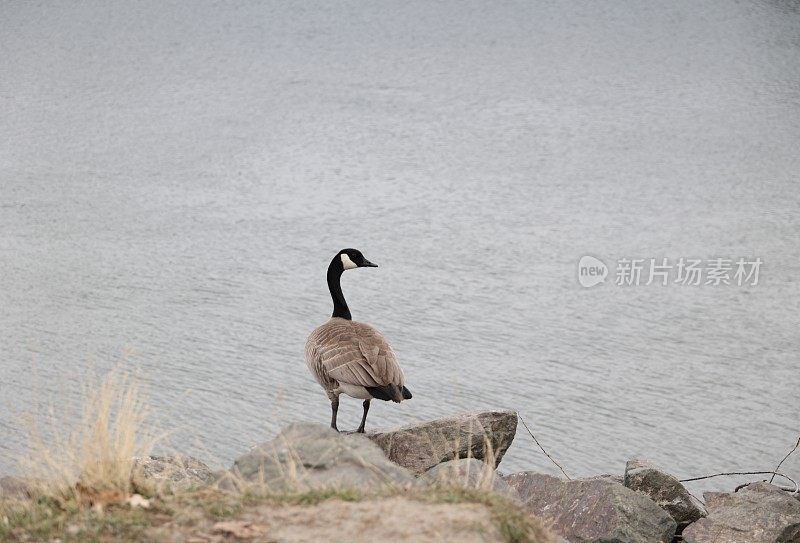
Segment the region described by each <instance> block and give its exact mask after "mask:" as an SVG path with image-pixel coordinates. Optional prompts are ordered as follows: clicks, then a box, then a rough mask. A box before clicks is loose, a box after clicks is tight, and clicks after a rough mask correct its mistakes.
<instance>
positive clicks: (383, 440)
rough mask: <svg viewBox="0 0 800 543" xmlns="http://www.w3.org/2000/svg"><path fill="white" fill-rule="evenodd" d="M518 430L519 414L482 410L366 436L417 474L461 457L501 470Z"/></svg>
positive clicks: (391, 457)
mask: <svg viewBox="0 0 800 543" xmlns="http://www.w3.org/2000/svg"><path fill="white" fill-rule="evenodd" d="M516 431H517V413H516V412H515V411H510V410H499V411H479V412H473V413H463V414H460V415H454V416H450V417H443V418H439V419H435V420H431V421H427V422H419V423H415V424H409V425H406V426H400V427H397V428H390V429H388V430H373V431H371V432H368V433H367V434H365V435H366V436H367V437H368V438H369V439H371V440H372V441H373V442H374V443H376V444H377V445H378V446H379V447H380V448H381V449H383V451H384V452H385V453H386V456H388V457H389V459H390V460H391V461H392V462H395V463H397V464H399V465H401V466H403V467H404V468H406V469H408V470H410V471H412V472H413V473H415V474H421V473H425V472H426V471H428V470H429V469H431V468H432V467H434V466H436V465H437V464H440V463H442V462H446V461H448V460H454V459H458V458H477V459H478V460H484V461H486V462H489V463H491V464H493V465H494V467H497V466H498V464H500V460H502V458H503V455H504V454H505V453H506V450H508V447H509V446H510V445H511V442H512V441H514V435H515V433H516Z"/></svg>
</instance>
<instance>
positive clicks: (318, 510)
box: [149, 497, 547, 543]
mask: <svg viewBox="0 0 800 543" xmlns="http://www.w3.org/2000/svg"><path fill="white" fill-rule="evenodd" d="M149 535H150V536H151V537H152V538H153V539H154V540H156V541H169V542H174V543H219V542H223V541H252V542H253V543H311V542H317V541H320V542H326V543H339V542H341V543H361V542H363V543H374V542H375V541H383V542H398V543H405V542H408V543H440V542H455V541H457V542H459V543H486V542H496V541H508V538H507V537H504V535H503V534H501V533H500V528H499V527H498V524H497V523H496V522H493V521H492V518H491V512H490V510H489V508H488V507H486V506H485V505H482V504H473V503H455V504H441V503H439V504H437V503H424V502H419V501H415V500H410V499H407V498H404V497H391V498H384V499H378V500H370V501H363V502H344V501H340V500H329V501H325V502H322V503H320V504H317V505H285V506H275V505H265V506H259V507H256V508H253V509H250V510H247V511H243V512H242V513H241V515H238V516H237V518H236V519H235V520H226V521H221V522H213V521H210V520H207V519H204V520H201V521H200V522H199V523H193V525H192V526H191V527H188V526H180V525H179V524H178V523H169V524H166V525H163V526H160V527H159V528H157V529H153V530H152V531H150V533H149ZM541 541H542V543H545V542H546V541H547V540H546V539H542V540H541Z"/></svg>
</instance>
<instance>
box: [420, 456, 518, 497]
mask: <svg viewBox="0 0 800 543" xmlns="http://www.w3.org/2000/svg"><path fill="white" fill-rule="evenodd" d="M425 476H426V477H427V478H428V479H429V480H430V481H431V482H434V483H439V484H445V485H456V486H461V487H464V488H474V489H477V490H491V491H492V492H494V493H496V494H500V495H502V496H505V497H507V498H510V499H512V500H515V501H519V494H518V493H517V491H516V490H514V489H513V488H511V487H510V486H508V483H506V482H505V481H504V480H503V479H502V478H501V477H500V476H498V475H497V473H496V472H495V470H494V468H493V467H492V466H490V465H489V464H487V463H486V462H484V461H483V460H477V459H475V458H459V459H458V460H449V461H447V462H442V463H441V464H439V465H437V466H434V467H432V468H431V469H429V470H428V471H426V472H425Z"/></svg>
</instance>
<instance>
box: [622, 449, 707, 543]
mask: <svg viewBox="0 0 800 543" xmlns="http://www.w3.org/2000/svg"><path fill="white" fill-rule="evenodd" d="M624 484H625V486H626V487H628V488H630V489H631V490H635V491H637V492H644V493H645V494H647V496H648V497H649V498H650V499H651V500H653V501H654V502H656V504H658V506H659V507H661V508H662V509H664V510H665V511H666V512H667V513H669V514H670V516H671V517H672V518H674V519H675V522H677V523H678V531H679V532H680V530H681V529H682V527H683V526H686V525H687V524H691V523H692V522H695V521H696V520H698V519H700V518H702V517H704V516H705V511H703V509H702V508H701V507H700V505H699V504H698V503H697V502H696V500H695V499H694V498H692V496H691V494H689V491H688V490H686V488H685V487H684V486H683V485H682V484H681V483H680V481H678V479H676V478H675V477H673V476H672V475H669V474H667V473H664V472H663V471H660V470H658V469H657V468H656V467H655V466H653V465H652V464H650V463H649V462H647V461H646V460H642V459H638V458H636V459H633V460H629V461H628V463H627V464H626V465H625V483H624Z"/></svg>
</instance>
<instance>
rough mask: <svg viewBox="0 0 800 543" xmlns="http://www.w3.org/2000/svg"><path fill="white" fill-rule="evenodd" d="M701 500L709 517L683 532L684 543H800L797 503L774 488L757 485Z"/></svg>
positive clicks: (709, 493)
mask: <svg viewBox="0 0 800 543" xmlns="http://www.w3.org/2000/svg"><path fill="white" fill-rule="evenodd" d="M703 497H704V498H705V500H706V508H708V517H706V518H702V519H700V520H698V521H697V522H695V523H694V524H690V525H689V526H688V527H687V528H686V529H685V530H684V531H683V540H684V541H685V542H686V543H711V542H714V543H800V502H798V501H797V500H795V499H794V498H793V497H792V496H791V495H789V494H788V493H786V492H784V491H783V490H781V489H780V488H778V487H776V486H773V485H770V484H767V483H762V482H759V483H754V484H752V485H749V486H747V487H745V488H744V489H742V490H740V491H739V492H731V493H726V492H706V493H705V494H703Z"/></svg>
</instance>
